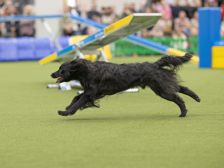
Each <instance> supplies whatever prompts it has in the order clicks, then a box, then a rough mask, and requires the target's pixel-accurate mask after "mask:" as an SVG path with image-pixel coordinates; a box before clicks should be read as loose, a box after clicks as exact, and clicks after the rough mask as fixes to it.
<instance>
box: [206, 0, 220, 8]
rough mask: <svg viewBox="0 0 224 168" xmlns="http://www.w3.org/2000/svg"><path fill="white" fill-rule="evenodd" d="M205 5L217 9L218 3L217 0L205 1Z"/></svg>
mask: <svg viewBox="0 0 224 168" xmlns="http://www.w3.org/2000/svg"><path fill="white" fill-rule="evenodd" d="M204 5H205V7H217V6H218V1H217V0H205V3H204Z"/></svg>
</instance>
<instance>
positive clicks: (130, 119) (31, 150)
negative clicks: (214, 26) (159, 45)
mask: <svg viewBox="0 0 224 168" xmlns="http://www.w3.org/2000/svg"><path fill="white" fill-rule="evenodd" d="M156 59H158V57H140V58H114V59H112V60H111V61H112V62H116V63H125V62H126V63H130V62H143V61H150V62H153V61H155V60H156ZM58 67H59V64H57V63H50V64H48V65H46V66H40V65H39V64H38V62H14V63H0V77H1V83H0V114H1V116H0V129H1V133H0V167H1V168H45V167H46V168H50V167H52V168H67V167H72V168H74V167H77V168H86V167H89V168H110V167H111V168H137V167H140V168H146V167H151V168H222V167H224V70H215V69H198V68H197V65H196V64H193V63H188V64H185V65H184V66H183V68H182V69H181V70H180V71H179V74H180V76H181V78H182V80H183V81H185V82H183V83H182V85H185V86H188V87H189V88H190V89H192V90H193V91H195V92H196V93H197V94H198V95H199V96H200V98H201V103H197V102H195V101H194V100H193V99H191V98H190V97H188V96H185V95H181V97H182V98H183V99H184V101H185V102H186V106H187V109H188V113H187V117H185V118H179V117H178V116H179V114H180V110H179V108H178V106H177V105H176V104H174V103H172V102H169V101H166V100H164V99H162V98H160V97H158V96H156V95H155V94H154V93H153V92H152V91H151V90H150V89H146V90H140V92H139V93H123V94H117V95H114V96H110V97H106V98H104V99H102V100H101V102H100V105H101V107H100V108H99V109H97V108H95V109H94V108H91V109H86V110H83V111H78V112H77V113H76V114H75V115H73V116H69V117H62V116H59V115H58V114H57V111H58V110H63V109H64V108H65V107H66V106H67V105H68V104H69V103H70V101H71V100H72V98H73V97H74V96H75V95H76V93H77V91H78V90H79V89H80V88H78V89H73V90H71V91H61V90H58V89H47V88H46V85H47V84H49V83H55V79H51V77H50V74H51V73H52V72H53V71H56V70H57V69H58Z"/></svg>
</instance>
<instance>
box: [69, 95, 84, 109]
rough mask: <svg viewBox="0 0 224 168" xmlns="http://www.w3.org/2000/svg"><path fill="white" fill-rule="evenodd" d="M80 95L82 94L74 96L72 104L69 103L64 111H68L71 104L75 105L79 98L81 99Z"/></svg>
mask: <svg viewBox="0 0 224 168" xmlns="http://www.w3.org/2000/svg"><path fill="white" fill-rule="evenodd" d="M82 95H83V93H82V94H79V95H78V96H75V97H74V98H73V100H72V102H71V103H70V105H69V106H67V107H66V108H65V109H66V110H68V109H70V107H71V106H72V105H73V104H75V103H76V102H77V101H78V100H79V99H80V97H81V96H82Z"/></svg>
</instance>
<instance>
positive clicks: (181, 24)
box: [174, 11, 190, 31]
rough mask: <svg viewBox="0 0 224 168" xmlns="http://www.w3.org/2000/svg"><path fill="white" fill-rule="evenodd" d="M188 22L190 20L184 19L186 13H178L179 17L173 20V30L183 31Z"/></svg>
mask: <svg viewBox="0 0 224 168" xmlns="http://www.w3.org/2000/svg"><path fill="white" fill-rule="evenodd" d="M189 21H190V20H189V19H188V18H187V17H186V13H185V12H184V11H180V13H179V17H178V18H176V19H175V20H174V28H175V30H177V29H181V30H182V31H183V30H184V28H186V24H187V22H189Z"/></svg>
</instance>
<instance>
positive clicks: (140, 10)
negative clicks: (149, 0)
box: [138, 1, 145, 13]
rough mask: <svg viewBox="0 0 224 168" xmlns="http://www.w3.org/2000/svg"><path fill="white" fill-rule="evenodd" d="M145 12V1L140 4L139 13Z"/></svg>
mask: <svg viewBox="0 0 224 168" xmlns="http://www.w3.org/2000/svg"><path fill="white" fill-rule="evenodd" d="M144 11H145V1H141V3H140V9H139V11H138V12H139V13H144Z"/></svg>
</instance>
